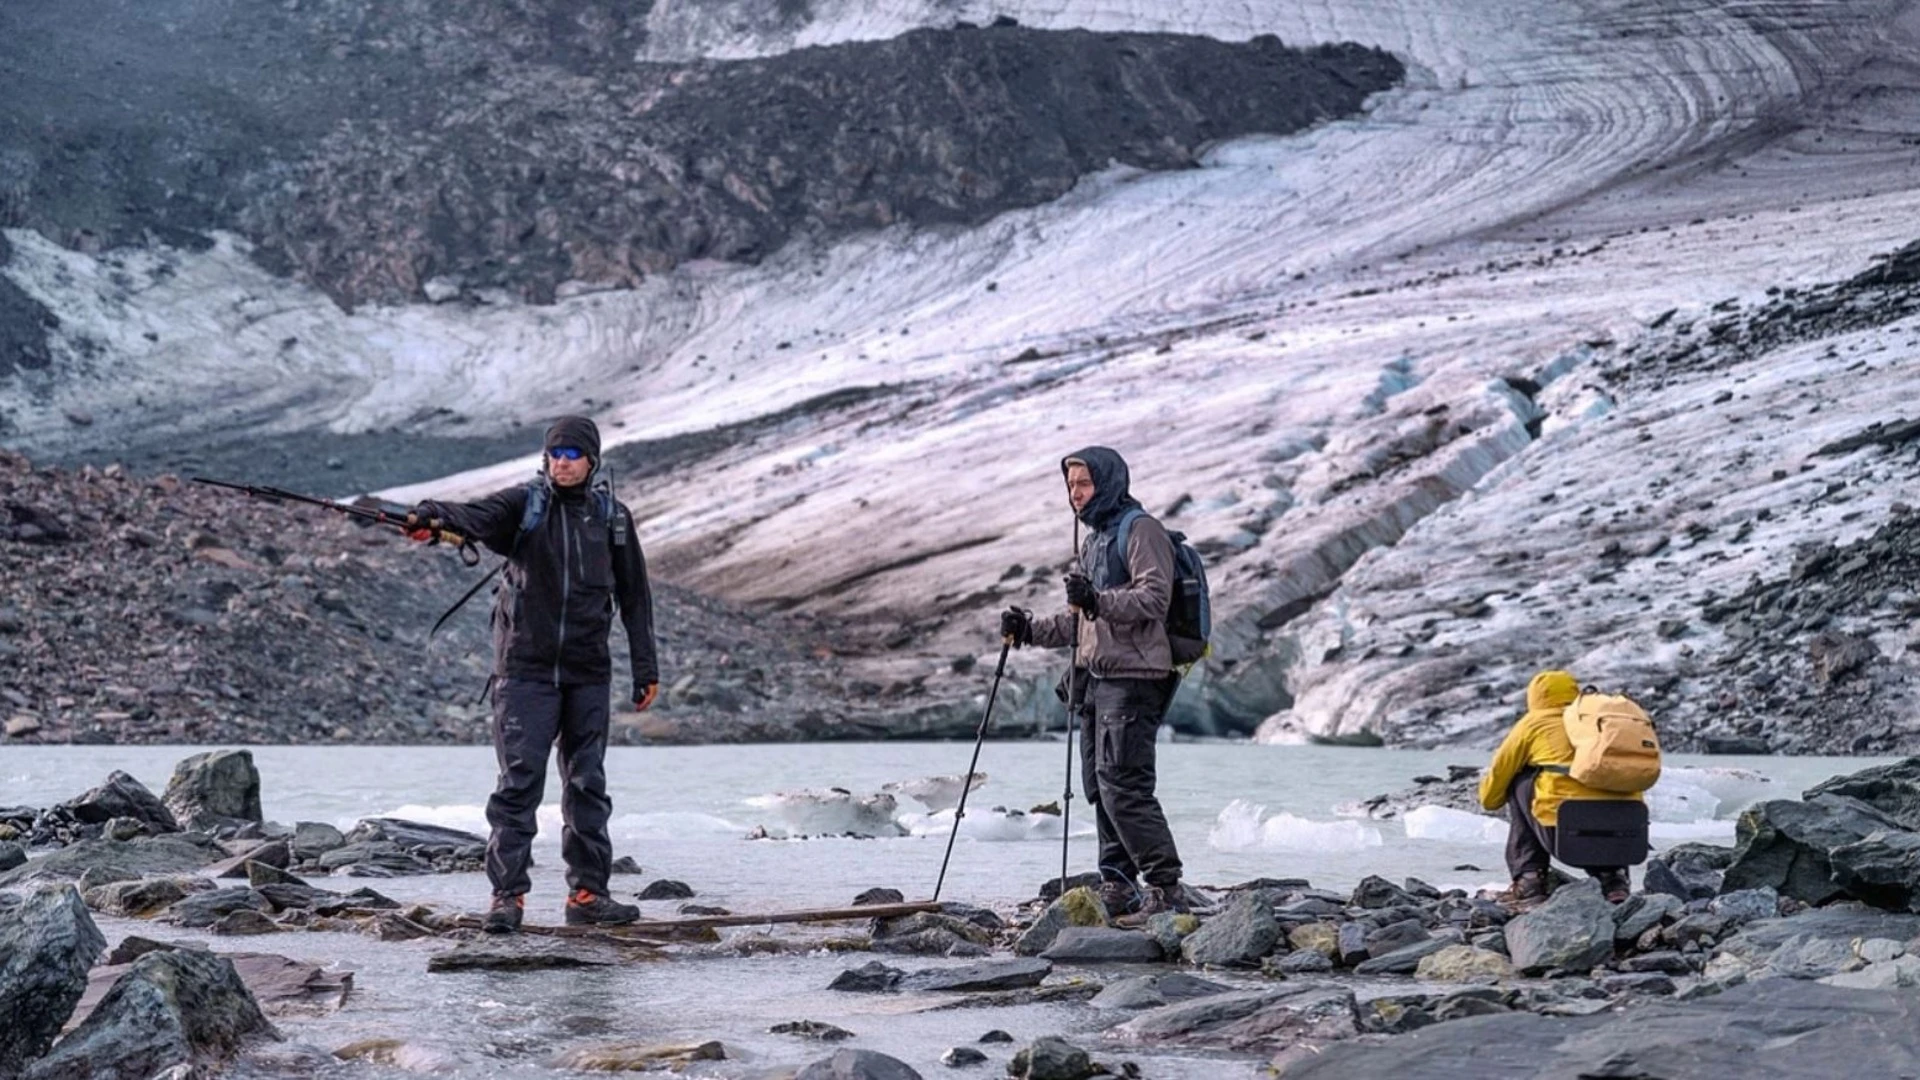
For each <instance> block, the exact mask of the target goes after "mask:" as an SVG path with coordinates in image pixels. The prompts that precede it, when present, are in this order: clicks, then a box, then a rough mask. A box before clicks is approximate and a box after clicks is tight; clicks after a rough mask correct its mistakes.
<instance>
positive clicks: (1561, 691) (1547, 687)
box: [1527, 671, 1580, 712]
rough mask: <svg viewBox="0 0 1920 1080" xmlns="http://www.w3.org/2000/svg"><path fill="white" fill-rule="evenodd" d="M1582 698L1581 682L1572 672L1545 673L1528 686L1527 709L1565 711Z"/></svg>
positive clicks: (1537, 676)
mask: <svg viewBox="0 0 1920 1080" xmlns="http://www.w3.org/2000/svg"><path fill="white" fill-rule="evenodd" d="M1579 696H1580V680H1578V679H1576V678H1574V677H1573V672H1571V671H1543V672H1541V673H1540V674H1538V675H1535V676H1534V677H1533V681H1532V682H1530V683H1528V684H1527V709H1528V711H1529V712H1531V711H1533V710H1535V709H1564V708H1566V707H1567V706H1569V705H1571V704H1573V699H1574V698H1577V697H1579Z"/></svg>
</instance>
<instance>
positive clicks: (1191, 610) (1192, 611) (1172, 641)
mask: <svg viewBox="0 0 1920 1080" xmlns="http://www.w3.org/2000/svg"><path fill="white" fill-rule="evenodd" d="M1146 513H1147V512H1146V511H1145V510H1140V509H1134V510H1129V511H1127V512H1126V513H1125V514H1122V515H1121V517H1120V522H1119V524H1118V525H1116V526H1115V527H1114V536H1113V547H1112V548H1111V549H1110V551H1111V555H1110V556H1109V561H1110V563H1117V564H1118V566H1119V567H1120V572H1119V573H1117V574H1115V573H1113V572H1112V570H1111V569H1109V572H1108V580H1110V581H1127V580H1129V579H1130V578H1131V577H1132V575H1131V574H1130V573H1128V571H1127V569H1126V566H1127V535H1128V533H1129V532H1130V531H1131V530H1132V529H1133V523H1134V522H1135V521H1136V520H1138V519H1139V518H1142V517H1145V516H1146ZM1167 538H1168V539H1169V540H1172V541H1173V597H1172V598H1171V600H1169V602H1168V603H1167V644H1168V645H1169V646H1171V647H1172V649H1173V665H1174V666H1175V667H1178V668H1190V667H1192V666H1193V665H1195V664H1197V663H1199V662H1200V661H1201V660H1202V659H1204V658H1205V657H1206V655H1207V654H1208V653H1210V652H1212V651H1213V645H1212V638H1213V596H1212V594H1211V593H1209V592H1208V591H1207V568H1206V565H1205V564H1203V563H1202V562H1201V561H1200V553H1199V552H1198V551H1195V550H1194V549H1193V545H1192V544H1189V543H1187V534H1186V533H1183V532H1175V531H1173V530H1171V529H1169V530H1167Z"/></svg>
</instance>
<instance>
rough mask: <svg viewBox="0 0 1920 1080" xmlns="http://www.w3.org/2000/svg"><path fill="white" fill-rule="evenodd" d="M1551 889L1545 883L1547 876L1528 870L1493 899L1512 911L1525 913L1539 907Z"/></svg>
mask: <svg viewBox="0 0 1920 1080" xmlns="http://www.w3.org/2000/svg"><path fill="white" fill-rule="evenodd" d="M1552 891H1553V887H1552V886H1551V885H1549V884H1548V883H1547V875H1545V874H1543V873H1541V872H1540V871H1538V870H1528V871H1526V872H1524V873H1522V874H1521V875H1520V876H1519V877H1517V878H1514V879H1513V884H1512V885H1509V886H1507V889H1506V891H1505V892H1502V893H1498V894H1496V895H1495V896H1494V899H1495V900H1497V901H1499V902H1500V903H1501V904H1503V905H1505V906H1506V907H1508V908H1510V909H1512V910H1514V911H1526V910H1528V909H1530V908H1535V907H1538V906H1540V904H1541V903H1542V902H1543V901H1545V900H1546V898H1547V895H1548V894H1549V893H1551V892H1552Z"/></svg>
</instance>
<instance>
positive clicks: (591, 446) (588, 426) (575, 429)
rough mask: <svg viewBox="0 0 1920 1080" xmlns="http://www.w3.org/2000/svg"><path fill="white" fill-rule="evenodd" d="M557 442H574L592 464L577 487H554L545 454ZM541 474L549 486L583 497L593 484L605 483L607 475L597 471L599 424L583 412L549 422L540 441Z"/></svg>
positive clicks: (573, 444) (557, 490)
mask: <svg viewBox="0 0 1920 1080" xmlns="http://www.w3.org/2000/svg"><path fill="white" fill-rule="evenodd" d="M556 446H577V447H579V448H580V449H582V450H584V451H586V453H587V461H588V463H589V464H591V465H592V466H593V467H592V468H590V469H588V470H587V479H586V480H585V481H584V482H583V483H581V484H580V485H579V486H578V487H571V488H562V487H557V486H555V485H554V484H553V478H552V477H551V476H550V475H549V474H548V473H547V457H546V454H547V451H549V450H551V449H553V448H554V447H556ZM540 478H541V479H542V480H545V481H547V486H548V489H549V490H552V491H556V492H558V493H559V494H560V495H562V496H563V497H566V498H584V497H585V495H586V493H587V492H588V491H589V490H591V489H592V488H594V487H595V486H596V485H599V484H604V483H605V482H606V478H605V477H604V476H602V475H601V472H600V426H599V425H598V424H595V423H594V422H593V421H592V420H589V419H587V418H586V417H584V416H563V417H561V418H560V419H558V420H555V421H554V422H553V423H552V424H550V425H548V426H547V435H546V438H545V439H544V440H542V441H541V443H540Z"/></svg>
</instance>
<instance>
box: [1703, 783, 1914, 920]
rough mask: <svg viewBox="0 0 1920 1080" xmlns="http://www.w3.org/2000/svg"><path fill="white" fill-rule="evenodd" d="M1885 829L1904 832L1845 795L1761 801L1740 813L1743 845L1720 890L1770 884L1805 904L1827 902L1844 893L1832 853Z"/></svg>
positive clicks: (1880, 814) (1734, 857)
mask: <svg viewBox="0 0 1920 1080" xmlns="http://www.w3.org/2000/svg"><path fill="white" fill-rule="evenodd" d="M1881 830H1892V831H1900V825H1899V823H1898V822H1895V821H1894V820H1892V819H1891V818H1889V817H1887V816H1886V815H1884V814H1882V813H1880V812H1879V811H1877V810H1875V809H1874V808H1873V807H1871V806H1868V805H1867V804H1865V803H1862V802H1859V801H1857V800H1855V799H1851V798H1848V797H1845V796H1840V795H1820V796H1816V797H1815V798H1812V799H1809V800H1808V801H1806V802H1795V801H1793V800H1790V799H1775V800H1773V801H1771V802H1765V803H1761V804H1760V805H1759V806H1756V807H1753V808H1751V809H1749V810H1747V811H1746V812H1745V813H1742V814H1741V815H1740V821H1739V824H1738V826H1737V836H1738V843H1737V844H1736V845H1735V848H1734V856H1733V861H1732V863H1730V864H1729V865H1728V866H1727V871H1726V874H1725V875H1724V877H1723V879H1722V882H1721V887H1722V888H1723V889H1728V890H1732V889H1753V888H1759V887H1762V886H1767V887H1771V888H1772V889H1774V890H1775V891H1777V892H1778V893H1779V894H1780V895H1782V896H1790V897H1792V898H1794V899H1795V900H1800V901H1803V902H1805V903H1809V904H1820V903H1824V902H1826V901H1828V900H1831V899H1833V898H1834V897H1836V896H1839V895H1841V894H1842V893H1843V891H1844V890H1843V889H1842V888H1841V887H1840V886H1839V885H1837V884H1835V883H1834V881H1833V865H1832V862H1831V860H1830V858H1829V853H1831V852H1832V851H1833V849H1834V848H1837V847H1841V846H1843V845H1846V844H1851V843H1854V842H1856V841H1859V840H1861V839H1864V838H1865V837H1866V836H1868V835H1869V834H1871V833H1874V832H1878V831H1881Z"/></svg>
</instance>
